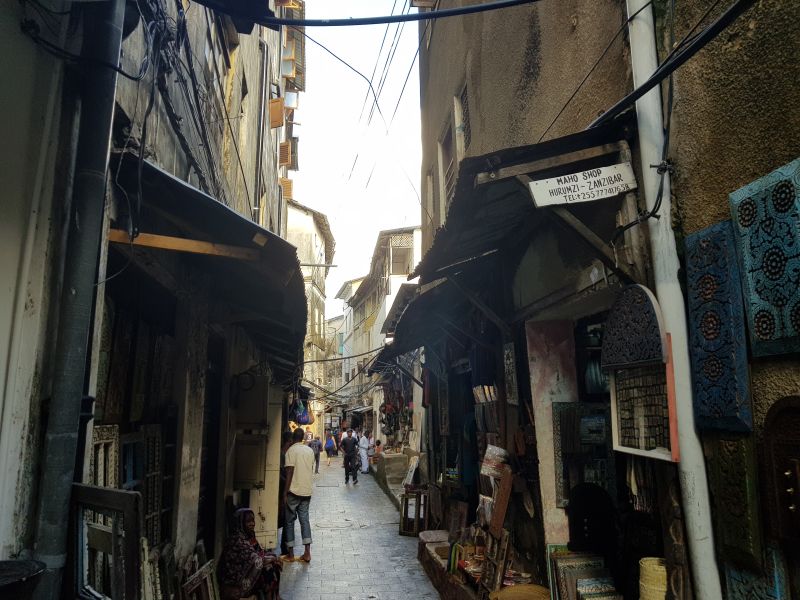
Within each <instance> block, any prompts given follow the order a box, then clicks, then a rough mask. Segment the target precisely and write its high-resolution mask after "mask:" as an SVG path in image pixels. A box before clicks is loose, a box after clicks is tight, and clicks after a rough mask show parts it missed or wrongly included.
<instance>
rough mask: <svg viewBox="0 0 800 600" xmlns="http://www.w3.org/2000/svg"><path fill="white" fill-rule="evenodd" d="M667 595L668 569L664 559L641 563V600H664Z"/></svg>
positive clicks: (641, 561) (646, 560)
mask: <svg viewBox="0 0 800 600" xmlns="http://www.w3.org/2000/svg"><path fill="white" fill-rule="evenodd" d="M666 595H667V567H666V564H665V562H664V559H663V558H643V559H641V560H640V561H639V600H664V598H665V597H666Z"/></svg>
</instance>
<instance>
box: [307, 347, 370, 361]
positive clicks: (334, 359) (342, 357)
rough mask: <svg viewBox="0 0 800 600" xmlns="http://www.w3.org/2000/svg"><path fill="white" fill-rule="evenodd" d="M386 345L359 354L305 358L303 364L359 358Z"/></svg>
mask: <svg viewBox="0 0 800 600" xmlns="http://www.w3.org/2000/svg"><path fill="white" fill-rule="evenodd" d="M383 348H384V346H379V347H378V348H373V349H372V350H367V351H366V352H361V353H359V354H351V355H350V356H338V357H336V358H320V359H317V360H304V361H303V364H304V365H307V364H309V363H322V362H335V361H337V360H347V359H350V358H358V357H359V356H366V355H367V354H372V353H373V352H378V351H380V350H383Z"/></svg>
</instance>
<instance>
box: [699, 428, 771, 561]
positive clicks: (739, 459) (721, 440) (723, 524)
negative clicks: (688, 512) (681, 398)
mask: <svg viewBox="0 0 800 600" xmlns="http://www.w3.org/2000/svg"><path fill="white" fill-rule="evenodd" d="M704 449H705V454H706V464H707V466H708V487H709V491H710V492H711V498H712V501H713V503H714V511H713V516H714V526H715V538H716V547H717V552H718V553H719V556H720V558H721V559H723V560H724V561H725V562H730V563H732V564H735V565H737V566H740V567H744V568H747V569H750V570H753V571H761V569H762V568H763V565H762V560H763V559H762V542H761V519H760V516H759V515H760V512H759V502H758V489H757V485H756V482H757V479H758V477H757V473H758V470H757V467H756V464H757V463H756V451H755V443H754V441H753V438H752V436H747V437H742V436H740V435H710V434H709V435H706V436H705V439H704Z"/></svg>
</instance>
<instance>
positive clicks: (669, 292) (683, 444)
mask: <svg viewBox="0 0 800 600" xmlns="http://www.w3.org/2000/svg"><path fill="white" fill-rule="evenodd" d="M646 2H647V0H628V14H629V15H633V14H634V13H635V12H636V11H638V10H640V9H641V8H642V6H643V5H644V4H645V3H646ZM629 30H630V47H631V64H632V66H633V85H634V87H637V88H638V87H639V86H641V85H642V84H643V83H644V82H646V81H647V80H648V78H650V76H651V75H652V74H653V73H654V72H655V70H656V69H657V67H658V56H657V54H656V43H655V39H656V38H655V23H654V19H653V8H652V6H651V7H649V8H647V9H646V10H643V11H641V12H640V13H639V14H638V15H637V16H636V18H634V19H633V20H632V21H631V22H630V25H629ZM659 92H660V90H659V88H655V89H651V90H650V91H649V92H648V93H647V94H645V95H644V96H642V97H641V98H640V99H639V100H638V101H637V102H636V116H637V119H638V124H639V128H638V129H639V131H638V134H639V154H640V160H641V170H642V180H643V181H642V183H643V185H642V186H641V188H640V189H642V190H643V192H644V197H645V202H646V204H647V208H648V210H651V211H652V210H653V207H654V205H655V202H656V197H657V196H658V186H659V174H658V173H656V170H655V169H654V168H652V166H651V165H658V164H659V163H660V162H661V153H662V149H663V146H664V126H663V122H664V121H663V115H662V113H661V95H660V93H659ZM659 212H660V213H661V214H662V215H663V216H662V218H660V219H648V221H647V223H648V226H649V231H650V241H651V243H652V252H651V256H652V262H653V277H654V279H655V287H656V290H655V291H656V297H657V298H658V303H659V304H660V306H661V312H662V315H663V317H664V325H665V327H666V330H667V331H668V332H669V333H670V334H671V336H672V352H673V356H672V359H673V364H674V369H675V403H676V408H677V413H678V446H679V448H680V454H681V460H680V462H679V463H678V473H679V475H680V488H681V500H682V502H681V504H682V508H683V514H684V517H685V521H686V539H687V543H688V546H689V562H690V564H691V570H692V579H693V582H694V592H695V598H697V600H718V599H719V598H722V590H721V587H720V580H719V571H718V569H717V561H716V558H715V555H714V532H713V529H712V525H711V503H710V500H709V494H708V483H707V481H706V464H705V461H704V459H703V450H702V447H701V445H700V439H699V438H698V436H697V431H696V430H695V426H694V412H693V409H692V388H691V381H692V375H691V371H690V369H689V345H688V341H687V338H688V334H687V330H686V309H685V307H684V300H683V293H682V292H681V286H680V281H679V279H678V272H679V268H680V263H679V262H678V252H677V249H676V244H675V233H674V232H673V231H672V219H671V217H670V215H671V214H672V210H671V207H670V178H669V173H665V174H664V188H663V196H662V204H661V209H660V211H659Z"/></svg>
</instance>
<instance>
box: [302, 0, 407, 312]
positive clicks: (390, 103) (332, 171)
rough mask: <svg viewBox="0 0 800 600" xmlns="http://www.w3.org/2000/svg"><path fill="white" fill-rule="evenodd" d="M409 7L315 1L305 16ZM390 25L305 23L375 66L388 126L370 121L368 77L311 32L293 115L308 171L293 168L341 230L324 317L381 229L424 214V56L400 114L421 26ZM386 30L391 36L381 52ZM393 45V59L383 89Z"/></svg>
mask: <svg viewBox="0 0 800 600" xmlns="http://www.w3.org/2000/svg"><path fill="white" fill-rule="evenodd" d="M408 5H409V0H344V1H337V2H332V1H331V0H307V2H306V18H308V19H319V18H332V19H339V18H350V17H368V16H381V15H389V14H391V13H392V10H393V7H394V14H399V13H401V12H408V10H409V8H408ZM416 10H417V9H415V8H413V9H411V11H412V12H416ZM386 32H387V26H386V25H371V26H357V27H310V28H308V29H306V33H307V34H308V35H309V36H310V37H311V38H313V39H314V40H316V41H318V42H320V43H321V44H323V45H324V46H325V47H327V48H328V49H329V50H331V51H332V52H333V53H334V54H336V55H337V56H339V57H340V58H341V59H342V60H344V61H346V62H347V63H349V64H350V65H352V66H353V67H354V68H355V69H357V70H359V71H360V72H361V73H363V74H364V75H365V76H366V77H367V78H370V76H371V75H372V73H373V70H375V75H374V77H373V78H372V80H373V87H374V88H375V91H376V92H378V93H379V100H378V103H379V106H380V109H381V111H382V112H383V117H384V118H385V124H384V120H383V119H382V118H381V116H380V114H378V111H377V110H376V111H374V114H373V117H372V120H371V122H369V115H370V111H371V108H372V106H373V102H374V98H373V96H372V94H370V95H369V97H367V102H366V106H364V100H365V97H366V96H367V93H368V89H369V88H368V86H367V82H366V81H365V80H364V79H363V78H361V77H360V76H359V75H357V74H356V73H354V72H353V71H352V70H350V69H349V68H347V67H346V66H345V65H344V64H342V63H341V62H339V61H337V60H336V59H335V58H334V57H333V56H331V55H330V54H328V53H327V52H325V50H323V49H322V48H320V47H319V46H317V45H316V44H314V43H313V42H311V41H310V40H306V73H307V75H306V91H305V93H304V94H301V96H300V105H299V108H298V110H297V112H296V113H295V120H296V121H299V123H300V124H301V125H300V126H298V125H295V135H298V136H299V137H300V146H299V153H298V155H299V166H300V170H299V171H297V172H295V173H292V174H290V176H291V177H292V179H294V197H295V199H296V200H297V201H298V202H300V203H301V204H305V205H306V206H309V207H311V208H314V209H316V210H319V211H321V212H324V213H325V214H327V215H328V219H329V220H330V223H331V228H332V230H333V235H334V237H335V238H336V255H335V256H334V259H333V262H334V264H336V265H338V267H337V268H334V269H331V270H330V274H329V275H328V280H327V283H326V292H327V295H328V301H327V305H326V318H331V317H334V316H336V315H338V314H341V312H342V301H341V300H335V299H333V296H334V295H335V294H336V292H337V291H338V289H339V287H340V286H341V284H342V283H343V282H344V281H346V280H348V279H353V278H354V277H358V276H360V275H364V274H366V273H367V270H368V269H369V261H370V258H371V256H372V251H373V249H374V247H375V239H376V236H377V234H378V231H380V230H382V229H391V228H395V227H404V226H407V225H418V224H419V222H420V205H419V197H418V194H419V181H420V166H419V165H420V126H419V75H418V71H417V63H414V68H413V70H412V71H411V74H410V75H409V77H408V83H407V84H406V86H405V91H404V92H403V96H402V100H401V101H400V105H399V107H398V109H397V114H396V115H395V117H394V120H393V121H392V114H393V113H394V111H395V106H396V105H397V102H398V98H400V92H401V90H402V88H403V82H404V81H405V79H406V75H407V74H408V71H409V67H411V64H412V61H413V60H414V55H415V53H416V51H417V46H418V43H419V26H418V24H417V23H413V22H410V23H405V24H403V23H400V24H394V25H390V26H389V28H388V33H386ZM384 33H386V41H385V42H384V47H383V50H382V51H381V52H380V54H379V53H378V51H379V49H380V48H381V40H382V39H383V37H384ZM395 36H397V42H395V44H394V46H396V47H394V46H393V40H395ZM390 50H391V51H392V52H393V58H392V59H391V61H390V63H389V68H388V71H387V74H386V76H385V82H384V83H383V88H382V89H380V88H379V82H380V81H381V78H382V74H383V73H384V68H385V65H386V61H387V57H388V56H389V55H390ZM376 61H377V68H376ZM362 106H364V109H363V114H362ZM389 125H391V127H389ZM387 129H388V133H387ZM354 164H355V166H354Z"/></svg>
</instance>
